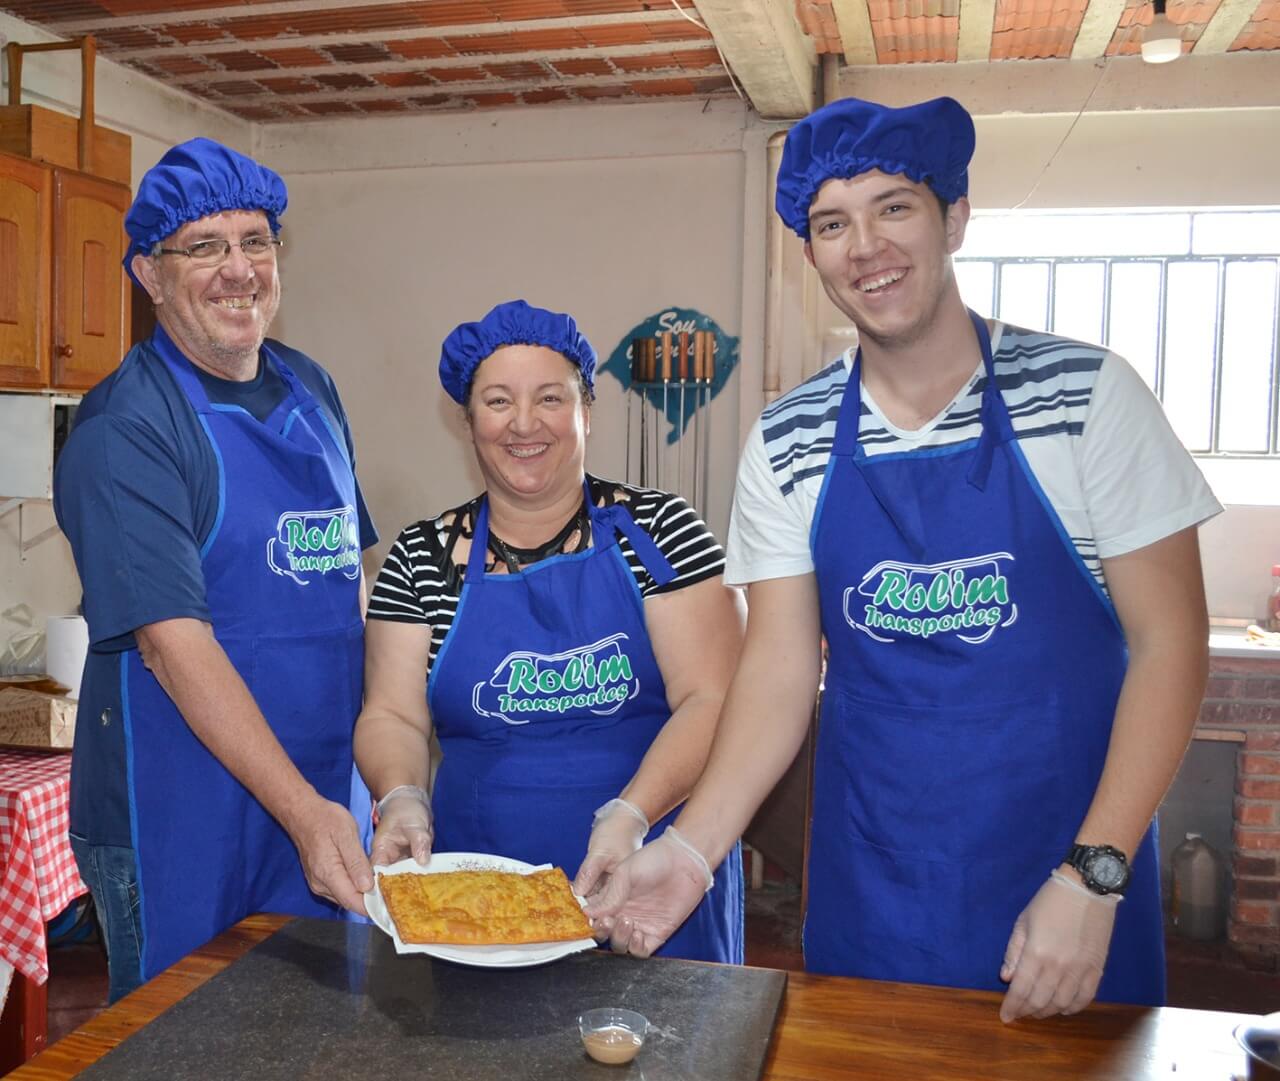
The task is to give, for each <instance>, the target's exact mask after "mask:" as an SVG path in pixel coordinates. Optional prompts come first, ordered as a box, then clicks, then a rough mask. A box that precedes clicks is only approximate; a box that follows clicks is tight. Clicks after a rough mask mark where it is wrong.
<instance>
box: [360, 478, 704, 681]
mask: <svg viewBox="0 0 1280 1081" xmlns="http://www.w3.org/2000/svg"><path fill="white" fill-rule="evenodd" d="M587 481H588V484H589V485H590V491H591V498H592V500H593V501H594V502H595V503H596V505H597V506H609V505H610V504H612V503H626V505H627V509H628V510H629V511H630V512H631V517H632V518H633V519H635V522H636V525H638V526H639V527H640V528H641V529H643V530H644V531H645V532H646V533H648V534H649V536H650V537H652V538H653V541H654V543H655V544H656V545H657V546H658V549H659V550H660V551H661V552H662V554H663V555H665V556H666V557H667V559H668V560H669V561H670V562H671V565H672V567H674V568H675V571H676V577H675V578H674V579H673V580H672V581H671V582H669V583H668V584H667V585H665V586H659V585H658V584H657V583H656V582H655V581H654V580H653V577H652V576H651V575H650V574H649V572H648V571H646V570H645V568H644V565H643V564H642V563H641V562H640V559H639V557H638V556H637V555H636V554H635V552H634V551H632V548H631V544H630V543H629V542H628V540H627V538H626V537H625V536H623V535H622V534H619V535H618V549H619V551H620V552H621V554H622V556H623V558H624V559H625V560H626V562H627V566H628V567H629V568H630V569H631V573H632V574H633V575H634V576H635V580H636V585H637V586H638V587H639V589H640V595H641V596H642V597H650V596H653V595H655V594H658V593H670V592H673V591H675V590H678V589H684V588H685V587H686V586H691V585H694V584H695V583H697V582H701V581H705V580H706V579H708V578H714V577H715V576H716V575H718V574H722V573H723V572H724V550H723V549H722V548H721V547H720V544H719V542H718V541H717V540H716V538H715V537H714V536H713V535H712V533H711V531H710V530H709V529H708V528H707V526H706V523H705V522H703V521H702V519H701V518H699V517H698V514H697V512H696V511H694V510H693V508H692V507H690V506H689V504H688V503H686V502H685V501H684V500H683V499H681V498H680V496H677V495H671V494H669V493H667V492H661V491H657V490H656V489H653V488H637V487H634V486H632V485H629V484H623V483H621V482H619V481H609V480H599V479H597V478H595V477H591V476H588V477H587ZM479 508H480V497H479V496H477V497H476V498H475V499H473V500H471V501H470V502H469V503H464V504H463V505H462V506H460V507H455V508H454V509H453V510H449V511H445V512H444V513H443V514H440V515H437V516H436V517H434V518H431V519H423V520H422V521H418V522H414V523H413V524H412V525H410V526H408V527H406V528H405V529H404V530H403V531H402V532H401V533H400V535H399V536H398V537H397V538H396V542H395V544H393V545H392V546H391V551H390V552H388V553H387V558H386V561H385V562H384V563H383V565H382V570H381V571H380V572H379V573H378V580H377V582H376V583H375V585H374V587H373V596H372V597H371V598H370V601H369V618H370V619H384V620H390V621H392V622H398V623H425V624H428V625H429V626H430V627H431V653H430V660H429V663H432V664H434V663H435V658H436V655H437V654H438V653H439V652H440V647H441V646H442V645H443V644H444V640H445V636H446V635H447V634H448V633H449V628H450V627H452V626H453V619H454V616H455V615H456V614H457V611H458V598H459V596H460V595H461V593H462V582H463V578H464V576H465V573H466V561H465V559H463V560H462V561H461V562H459V560H458V557H457V555H456V553H455V552H453V551H452V550H451V547H452V543H453V542H452V540H451V538H452V537H455V536H461V537H465V538H467V539H470V538H471V537H472V535H473V533H474V525H475V519H476V514H477V512H478V511H479ZM459 519H461V521H460V522H459ZM486 555H487V556H488V557H489V562H488V563H487V565H486V570H490V571H491V570H493V569H494V563H495V562H496V557H494V556H493V553H486Z"/></svg>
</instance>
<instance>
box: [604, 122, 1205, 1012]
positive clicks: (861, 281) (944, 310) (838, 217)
mask: <svg viewBox="0 0 1280 1081" xmlns="http://www.w3.org/2000/svg"><path fill="white" fill-rule="evenodd" d="M973 148H974V129H973V123H972V120H971V119H970V117H969V115H968V113H966V112H965V110H964V109H963V108H962V107H961V106H960V105H959V104H958V103H957V102H955V101H952V100H950V99H947V98H941V99H937V100H934V101H930V102H925V103H923V104H920V105H914V106H911V107H908V108H903V109H889V108H885V107H883V106H880V105H877V104H874V103H871V102H866V101H858V100H852V99H850V100H843V101H839V102H835V103H833V104H831V105H829V106H827V107H825V108H823V109H821V110H819V111H818V112H816V113H814V114H813V115H812V116H810V117H808V118H806V119H805V120H803V121H801V122H800V123H799V124H797V125H796V127H795V128H793V129H792V131H791V133H790V134H789V136H788V139H787V145H786V149H785V151H784V154H783V160H782V165H781V169H780V171H779V175H778V194H777V208H778V212H779V214H780V215H781V217H782V218H783V220H784V221H785V222H786V224H787V225H788V226H790V227H791V228H792V229H794V230H795V232H797V233H798V234H799V235H800V236H801V237H803V238H804V240H805V254H806V256H807V257H808V259H809V261H810V262H811V263H812V264H813V266H814V267H815V268H816V269H817V271H818V273H819V275H820V277H821V279H822V283H823V287H824V288H825V289H826V291H827V295H828V296H830V297H831V299H832V301H833V302H834V303H835V304H836V305H837V306H838V307H839V308H840V310H841V311H843V312H844V313H845V315H847V316H848V317H849V318H850V319H851V320H852V321H853V323H854V324H855V325H856V326H857V328H858V333H859V342H860V348H859V350H858V351H857V352H856V354H851V355H846V356H845V357H843V358H841V359H840V360H839V361H837V362H836V363H835V364H833V365H832V366H831V367H829V368H828V369H827V370H825V371H823V372H821V373H819V374H818V375H817V376H815V377H814V378H813V379H811V380H809V381H808V382H807V383H805V384H803V385H802V386H800V387H797V388H796V389H795V390H794V391H792V392H791V393H790V394H788V395H786V396H784V397H783V398H782V399H780V400H779V401H778V402H775V403H774V404H773V405H771V406H770V407H769V408H768V409H767V410H766V411H765V413H764V415H763V417H762V418H761V421H760V423H759V425H758V426H757V427H756V429H755V430H754V431H753V432H752V434H751V436H750V437H749V439H748V442H747V446H746V449H745V451H744V455H743V462H742V467H741V470H740V472H739V477H738V488H737V493H736V497H735V503H734V511H733V520H732V523H731V527H730V534H729V555H728V567H727V571H726V579H727V580H728V581H731V582H736V583H738V584H746V585H748V586H749V616H748V626H747V639H746V645H745V648H744V652H743V656H742V661H741V664H740V667H739V670H738V673H737V675H736V677H735V680H734V683H733V685H732V687H731V688H730V691H729V695H728V697H727V699H726V703H725V707H724V711H723V713H722V715H721V720H720V726H719V731H718V733H717V737H716V743H715V747H714V749H713V752H712V757H711V760H710V761H709V763H708V765H707V768H706V770H705V772H704V774H703V776H702V779H701V781H700V782H699V784H698V786H697V788H696V789H695V790H694V792H693V794H692V796H691V797H690V799H689V802H688V804H687V806H686V808H685V810H684V812H683V813H682V814H681V816H680V818H679V819H678V821H677V823H676V826H677V827H678V832H675V831H673V832H672V833H671V834H670V835H668V836H667V837H664V838H663V839H660V840H659V841H655V842H654V843H652V844H650V845H649V846H647V847H646V848H645V849H643V850H641V851H640V852H638V853H637V854H636V855H635V856H633V857H632V858H631V859H630V860H629V861H628V862H627V863H625V864H623V865H622V866H621V867H620V868H619V870H618V872H617V873H616V874H615V876H614V880H613V882H612V883H611V886H610V889H609V892H608V893H607V894H606V895H605V896H604V898H603V899H602V901H601V902H598V903H596V904H594V905H592V906H591V908H590V909H589V911H591V913H592V914H593V915H595V916H597V917H598V920H597V922H598V924H599V925H600V926H601V927H602V928H603V929H605V930H612V938H613V943H614V946H615V948H617V949H629V950H630V951H631V952H634V953H641V954H647V953H649V952H650V951H651V950H652V948H653V946H654V945H655V944H656V943H657V942H660V941H661V940H662V939H663V938H664V937H665V935H666V934H668V933H669V932H670V929H671V928H672V927H675V926H678V925H679V923H680V920H681V919H683V915H684V912H685V911H686V910H687V909H688V907H689V905H691V904H692V902H693V901H694V900H696V898H697V896H698V895H699V894H700V893H701V891H702V890H703V889H704V887H705V884H706V876H705V872H706V869H707V864H711V865H714V864H715V863H716V862H717V861H718V860H719V859H720V857H721V855H722V854H723V853H724V852H725V851H726V850H727V849H728V846H729V845H730V844H732V843H733V841H734V839H735V838H737V836H738V835H739V834H740V833H741V832H742V830H743V829H744V828H745V826H746V824H747V822H748V821H749V820H750V817H751V815H752V813H753V812H754V810H755V808H756V807H757V805H758V804H759V803H760V801H761V800H762V799H763V797H764V796H765V795H766V794H767V793H768V791H769V789H770V788H771V787H772V786H773V784H774V783H775V782H776V781H777V779H778V777H779V776H780V775H781V773H782V771H783V770H784V769H785V768H786V766H787V765H788V763H789V762H790V761H791V759H792V757H793V756H794V755H795V753H796V750H797V748H798V747H799V745H800V742H801V740H802V738H803V736H804V733H805V732H806V730H807V727H808V723H809V717H810V711H811V707H812V702H813V695H814V690H815V687H816V685H817V680H818V667H819V650H818V643H819V637H820V635H821V636H823V637H825V639H826V641H827V645H828V648H829V651H830V653H829V664H828V669H827V675H826V684H825V694H824V698H823V715H822V718H821V723H820V725H819V735H818V749H817V766H816V777H815V788H814V802H813V822H812V838H811V846H810V856H809V867H808V881H809V908H808V912H807V914H806V921H805V962H806V967H808V968H809V969H811V970H813V971H818V972H831V973H839V974H844V975H854V976H864V977H872V978H878V979H891V980H903V981H909V982H916V983H932V984H941V985H948V986H958V987H975V988H989V989H999V988H1002V987H1004V986H1005V985H1006V984H1007V985H1008V991H1007V994H1006V995H1005V999H1004V1002H1003V1005H1002V1008H1001V1017H1002V1018H1003V1019H1004V1020H1006V1021H1010V1020H1013V1019H1015V1018H1018V1017H1022V1016H1035V1017H1045V1016H1049V1015H1050V1014H1055V1013H1073V1012H1075V1011H1077V1010H1080V1009H1082V1008H1083V1007H1084V1006H1085V1005H1087V1004H1088V1003H1089V1002H1090V1001H1091V1000H1092V999H1093V998H1094V996H1095V993H1096V994H1100V995H1101V996H1102V997H1103V998H1105V999H1109V1000H1116V1001H1130V1002H1140V1003H1158V1002H1160V1001H1162V999H1163V994H1164V963H1163V962H1164V957H1163V947H1162V926H1161V914H1160V902H1159V872H1158V868H1157V864H1156V854H1155V847H1154V844H1153V840H1152V836H1151V832H1150V830H1149V826H1150V823H1151V819H1152V816H1153V814H1154V813H1155V810H1156V807H1157V806H1158V804H1159V802H1160V799H1161V797H1162V796H1163V794H1164V792H1165V789H1166V788H1167V786H1168V784H1169V782H1170V781H1171V779H1172V778H1173V775H1174V773H1175V771H1176V770H1177V766H1178V763H1179V761H1180V759H1181V757H1182V754H1183V751H1184V750H1185V748H1186V745H1187V742H1188V740H1189V738H1190V734H1191V729H1192V725H1193V723H1194V719H1195V716H1196V712H1197V709H1198V706H1199V702H1200V698H1201V695H1202V692H1203V687H1204V679H1205V671H1206V666H1207V657H1206V653H1207V649H1206V645H1207V621H1206V616H1205V606H1204V595H1203V584H1202V580H1201V571H1200V562H1199V554H1198V548H1197V542H1196V531H1195V527H1196V525H1197V524H1198V523H1199V522H1201V521H1203V520H1204V519H1205V518H1207V517H1209V516H1210V515H1212V514H1214V513H1215V512H1216V511H1217V510H1218V509H1219V507H1218V505H1217V503H1216V501H1215V500H1214V499H1213V496H1212V495H1211V494H1210V492H1209V490H1208V488H1207V487H1206V485H1205V484H1204V481H1203V479H1202V478H1201V476H1200V474H1199V472H1198V470H1197V469H1196V468H1195V466H1194V464H1193V463H1192V461H1191V460H1190V458H1189V457H1188V455H1187V454H1186V452H1185V451H1184V450H1183V449H1182V448H1181V447H1180V446H1179V444H1178V442H1177V440H1176V439H1175V438H1174V436H1173V433H1172V432H1171V430H1170V429H1169V426H1168V425H1167V423H1166V422H1165V421H1164V418H1163V415H1162V414H1161V412H1160V408H1159V405H1158V403H1157V402H1156V401H1155V399H1154V398H1153V397H1152V396H1151V395H1150V393H1149V392H1148V391H1147V390H1146V388H1145V386H1143V384H1142V383H1141V381H1140V380H1139V378H1138V377H1137V376H1136V374H1135V373H1134V372H1133V371H1132V369H1131V368H1130V367H1129V366H1128V365H1127V364H1126V363H1125V362H1124V361H1123V360H1121V359H1120V358H1119V357H1117V356H1115V355H1113V354H1111V353H1108V352H1107V351H1106V350H1105V349H1103V348H1101V347H1098V346H1091V345H1084V344H1081V343H1078V342H1072V341H1067V340H1065V339H1062V338H1058V337H1055V336H1053V335H1050V334H1043V333H1038V332H1031V331H1026V330H1021V329H1019V328H1016V327H1010V326H1002V325H1000V324H999V323H994V322H993V323H988V322H986V321H984V320H982V319H979V318H978V317H977V316H974V315H972V314H971V313H970V312H968V311H967V310H966V309H965V307H964V304H963V303H962V301H961V299H960V292H959V289H958V287H957V285H956V280H955V275H954V273H953V269H952V264H951V256H952V254H953V253H954V252H955V251H956V250H957V249H959V247H960V245H961V242H962V241H963V239H964V233H965V227H966V225H967V223H968V220H969V203H968V199H967V198H966V194H967V190H968V179H967V168H968V163H969V159H970V157H971V156H972V153H973ZM1122 897H1123V898H1124V900H1123V902H1121V901H1120V898H1122Z"/></svg>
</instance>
